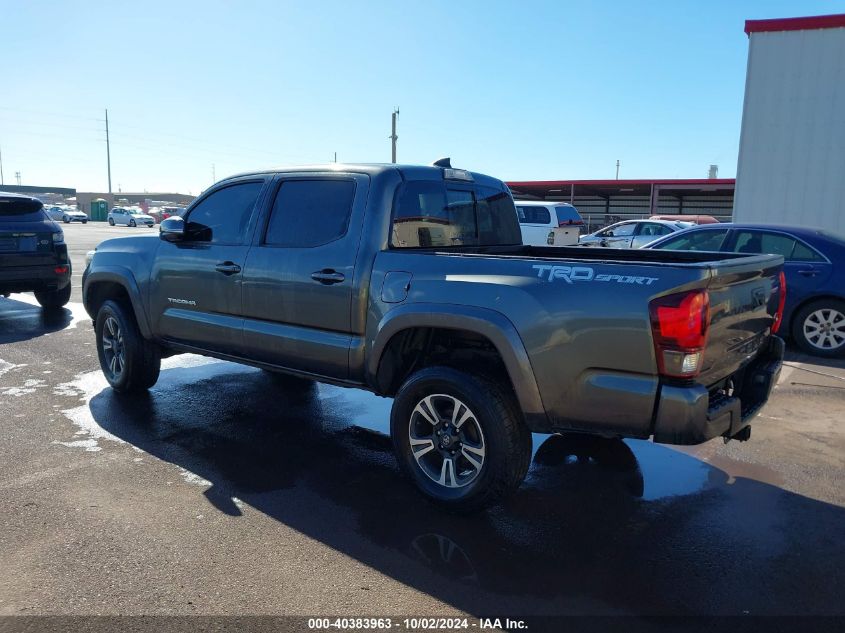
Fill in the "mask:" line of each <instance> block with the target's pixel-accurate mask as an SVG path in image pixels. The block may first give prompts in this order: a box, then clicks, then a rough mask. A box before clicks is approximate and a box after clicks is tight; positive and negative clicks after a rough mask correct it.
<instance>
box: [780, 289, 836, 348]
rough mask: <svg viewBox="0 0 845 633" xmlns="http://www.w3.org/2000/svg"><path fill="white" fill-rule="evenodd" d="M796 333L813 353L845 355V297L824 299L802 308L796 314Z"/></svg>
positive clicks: (800, 343)
mask: <svg viewBox="0 0 845 633" xmlns="http://www.w3.org/2000/svg"><path fill="white" fill-rule="evenodd" d="M792 337H793V338H794V339H795V342H796V343H797V344H798V346H799V347H800V348H801V349H802V350H804V351H805V352H807V353H809V354H814V355H816V356H824V357H827V358H836V357H839V356H845V301H839V300H837V299H821V300H819V301H813V302H812V303H809V304H807V305H806V306H804V307H803V308H801V309H800V310H799V311H798V312H797V313H796V314H795V316H794V317H793V318H792Z"/></svg>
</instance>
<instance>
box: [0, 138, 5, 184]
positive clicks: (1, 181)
mask: <svg viewBox="0 0 845 633" xmlns="http://www.w3.org/2000/svg"><path fill="white" fill-rule="evenodd" d="M5 184H6V179H5V178H3V148H2V147H0V185H5Z"/></svg>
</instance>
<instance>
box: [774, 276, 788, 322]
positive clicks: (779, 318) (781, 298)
mask: <svg viewBox="0 0 845 633" xmlns="http://www.w3.org/2000/svg"><path fill="white" fill-rule="evenodd" d="M778 288H779V293H778V311H777V312H776V313H775V322H774V323H773V324H772V334H777V333H778V330H779V329H780V326H781V323H783V306H784V305H786V275H784V274H783V271H780V275H778Z"/></svg>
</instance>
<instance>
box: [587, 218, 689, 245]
mask: <svg viewBox="0 0 845 633" xmlns="http://www.w3.org/2000/svg"><path fill="white" fill-rule="evenodd" d="M691 226H695V224H694V223H693V222H677V221H672V220H625V221H624V222H617V223H616V224H611V225H610V226H608V227H605V228H603V229H601V230H599V231H596V232H594V233H590V234H588V235H582V236H581V238H580V239H579V240H578V244H579V245H581V246H604V247H606V248H642V247H643V246H645V245H646V244H648V243H650V242H653V241H654V240H656V239H658V238H661V237H664V236H666V235H669V234H671V233H675V232H676V231H683V230H684V229H688V228H690V227H691Z"/></svg>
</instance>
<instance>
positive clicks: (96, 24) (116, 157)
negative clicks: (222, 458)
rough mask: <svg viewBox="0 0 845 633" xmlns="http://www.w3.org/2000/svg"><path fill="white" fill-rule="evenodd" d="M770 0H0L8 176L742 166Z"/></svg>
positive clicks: (172, 182) (693, 172) (31, 179)
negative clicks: (358, 166) (397, 165)
mask: <svg viewBox="0 0 845 633" xmlns="http://www.w3.org/2000/svg"><path fill="white" fill-rule="evenodd" d="M842 12H845V0H842V1H839V0H835V1H834V0H828V1H815V0H801V1H800V2H796V1H793V2H785V1H779V0H766V1H745V2H738V1H734V2H731V1H727V0H709V1H707V2H692V1H682V0H676V1H665V2H644V1H638V2H622V1H611V0H607V1H604V2H577V3H576V2H564V1H551V2H540V1H536V2H527V1H526V2H503V1H495V0H488V1H486V2H458V1H453V2H447V1H437V0H426V1H424V2H413V3H412V2H403V1H396V2H380V1H379V2H377V1H366V0H360V1H358V2H349V1H347V2H334V1H320V0H311V1H310V2H279V1H276V2H265V3H262V2H250V1H244V2H221V1H219V0H203V1H201V2H181V1H179V0H171V1H169V2H159V1H158V0H145V1H143V2H133V3H123V2H73V1H62V2H38V1H33V2H21V1H20V0H0V15H2V16H3V19H2V21H3V26H4V28H3V37H2V38H0V59H2V60H3V69H4V72H3V75H4V84H5V87H4V90H3V91H2V92H0V149H2V157H3V168H4V174H5V182H6V183H7V184H14V182H15V178H14V175H15V172H16V171H20V172H21V178H22V183H23V184H39V185H41V184H53V185H64V186H72V187H76V188H77V189H79V190H84V191H88V190H98V191H102V190H104V189H105V188H106V161H105V143H104V142H103V139H104V133H103V132H102V126H103V124H102V121H101V119H102V118H103V109H104V108H108V109H109V120H110V127H111V132H112V183H113V186H114V189H115V191H117V189H118V186H120V188H121V189H122V190H123V191H142V190H147V191H183V192H191V193H194V194H196V193H198V192H199V191H201V190H202V189H204V188H205V187H207V186H208V185H210V184H211V182H212V164H213V165H214V170H215V173H216V176H217V178H218V179H219V178H221V177H223V176H225V175H228V174H231V173H235V172H239V171H245V170H249V169H253V168H265V167H270V166H276V165H287V164H297V163H303V162H307V163H313V162H328V161H331V160H332V158H333V156H334V152H337V156H338V160H339V161H346V162H356V161H360V162H388V161H389V160H390V141H389V139H388V136H389V134H390V113H391V111H392V109H393V107H394V106H399V108H400V115H399V129H398V134H399V143H398V154H399V161H400V162H408V163H429V162H431V161H432V160H434V159H436V158H438V157H440V156H451V157H452V158H453V164H455V165H457V166H461V167H465V168H469V169H473V170H476V171H482V172H486V173H489V174H491V175H494V176H498V177H501V178H503V179H509V180H530V179H555V178H612V177H613V176H614V172H615V162H616V160H617V159H619V160H620V161H621V163H622V166H621V170H620V177H623V178H652V177H654V178H687V177H688V178H700V177H705V176H706V174H707V167H708V165H710V164H711V163H717V164H718V165H719V168H720V171H719V175H720V176H724V177H731V176H733V175H734V174H735V170H736V157H737V150H738V142H739V129H740V121H741V115H742V98H743V89H744V82H745V66H746V56H747V50H748V41H747V38H746V36H745V34H744V32H743V27H744V21H745V20H746V19H755V18H775V17H791V16H800V15H816V14H825V13H842Z"/></svg>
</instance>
